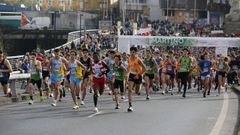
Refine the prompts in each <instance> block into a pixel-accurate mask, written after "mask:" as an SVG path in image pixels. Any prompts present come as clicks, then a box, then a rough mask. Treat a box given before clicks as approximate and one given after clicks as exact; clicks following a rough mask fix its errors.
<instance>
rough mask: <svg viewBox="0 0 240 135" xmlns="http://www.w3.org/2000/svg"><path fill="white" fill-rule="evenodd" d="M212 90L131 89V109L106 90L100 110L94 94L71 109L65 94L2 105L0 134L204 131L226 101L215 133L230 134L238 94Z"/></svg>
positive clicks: (188, 134)
mask: <svg viewBox="0 0 240 135" xmlns="http://www.w3.org/2000/svg"><path fill="white" fill-rule="evenodd" d="M216 94H217V93H216V91H213V92H212V93H211V95H210V96H208V97H207V98H202V94H201V93H198V92H196V90H191V91H189V92H188V93H187V98H186V99H183V98H182V97H181V95H180V94H177V93H175V94H174V95H173V96H171V95H170V94H167V95H161V94H159V93H156V94H154V93H153V94H152V95H151V99H150V101H146V100H145V95H144V94H142V95H141V96H136V95H134V100H133V107H134V112H132V113H128V112H126V109H127V106H128V102H124V101H122V102H121V109H119V110H114V107H115V105H114V102H113V100H112V97H111V96H108V95H107V94H106V93H105V94H104V95H103V96H102V97H100V99H99V109H100V113H99V114H94V112H93V111H92V110H93V102H92V94H88V97H87V99H86V101H85V103H86V105H84V106H81V108H80V109H79V110H72V100H71V98H70V95H69V93H68V95H67V97H66V98H65V99H63V101H62V102H61V103H58V105H57V107H51V106H50V103H51V100H50V99H49V100H46V101H45V102H43V103H40V102H39V101H38V99H36V100H35V101H36V102H35V104H34V105H33V106H29V105H27V103H26V102H19V103H15V104H12V105H6V106H2V107H0V119H1V124H0V134H1V135H17V134H22V135H76V134H79V135H80V134H81V135H95V134H97V135H126V134H130V135H208V134H210V133H211V132H212V131H213V128H214V127H215V125H216V122H218V119H219V117H220V113H221V111H222V108H223V106H225V105H224V104H225V102H226V103H228V108H227V115H226V117H225V119H224V123H223V125H222V127H221V129H220V130H219V135H232V134H234V130H235V126H236V123H237V119H238V108H239V100H238V95H237V94H236V93H234V92H232V91H230V90H229V91H228V92H227V93H226V95H227V98H226V97H225V96H223V94H221V95H220V96H216Z"/></svg>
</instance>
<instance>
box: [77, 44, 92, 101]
mask: <svg viewBox="0 0 240 135" xmlns="http://www.w3.org/2000/svg"><path fill="white" fill-rule="evenodd" d="M82 52H83V54H82V57H80V62H81V63H82V64H83V65H84V66H85V67H86V72H85V74H83V81H82V83H81V93H82V98H81V105H84V100H85V97H86V95H87V87H91V86H89V82H90V79H89V78H90V75H91V74H90V68H91V64H92V60H91V58H90V57H89V54H88V49H86V48H84V49H82Z"/></svg>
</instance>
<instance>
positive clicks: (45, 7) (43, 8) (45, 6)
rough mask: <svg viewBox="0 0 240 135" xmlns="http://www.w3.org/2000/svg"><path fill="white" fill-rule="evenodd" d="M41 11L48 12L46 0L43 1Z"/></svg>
mask: <svg viewBox="0 0 240 135" xmlns="http://www.w3.org/2000/svg"><path fill="white" fill-rule="evenodd" d="M42 10H45V11H46V10H48V0H43V4H42Z"/></svg>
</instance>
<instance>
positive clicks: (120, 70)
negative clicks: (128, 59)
mask: <svg viewBox="0 0 240 135" xmlns="http://www.w3.org/2000/svg"><path fill="white" fill-rule="evenodd" d="M114 62H115V63H114V64H113V77H114V79H113V80H114V81H113V86H114V96H115V101H116V107H115V109H119V108H120V106H119V97H118V93H119V91H118V89H119V88H120V91H121V92H123V91H124V87H125V74H126V73H127V69H126V68H125V67H124V65H123V64H122V62H121V55H120V54H116V55H115V56H114Z"/></svg>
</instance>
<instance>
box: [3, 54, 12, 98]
mask: <svg viewBox="0 0 240 135" xmlns="http://www.w3.org/2000/svg"><path fill="white" fill-rule="evenodd" d="M12 71H13V70H12V66H11V64H10V62H9V61H8V60H7V59H6V58H5V56H4V53H3V52H2V51H1V50H0V82H1V85H2V87H3V92H4V94H5V96H7V97H11V96H12V92H11V90H10V88H9V86H8V81H9V77H10V73H11V72H12Z"/></svg>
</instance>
